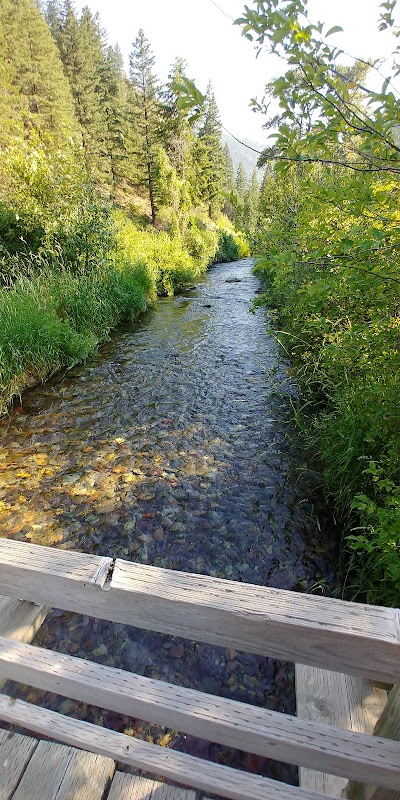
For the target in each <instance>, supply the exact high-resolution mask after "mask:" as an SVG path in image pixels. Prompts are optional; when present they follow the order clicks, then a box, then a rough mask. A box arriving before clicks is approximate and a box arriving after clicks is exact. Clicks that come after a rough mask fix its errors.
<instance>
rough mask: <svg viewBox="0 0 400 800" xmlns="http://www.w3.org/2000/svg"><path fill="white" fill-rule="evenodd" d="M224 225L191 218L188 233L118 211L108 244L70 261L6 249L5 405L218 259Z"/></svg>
mask: <svg viewBox="0 0 400 800" xmlns="http://www.w3.org/2000/svg"><path fill="white" fill-rule="evenodd" d="M220 239H221V232H220V231H217V230H216V229H211V228H208V227H207V226H206V225H205V224H204V223H203V222H202V221H201V220H198V219H196V218H193V220H192V222H191V224H190V225H189V227H188V229H187V232H186V234H185V237H184V238H183V239H182V238H179V237H178V236H170V235H169V234H168V233H167V232H166V231H153V230H150V231H143V230H139V229H138V228H136V227H135V226H134V225H133V223H132V222H131V221H129V219H128V218H127V217H125V216H124V215H123V214H121V213H119V212H117V213H115V214H114V215H113V236H112V237H111V236H110V237H109V242H110V244H109V246H108V249H107V248H104V247H102V248H101V249H99V251H98V257H97V260H96V257H95V253H94V252H91V254H90V256H91V257H90V261H89V262H88V266H87V267H86V268H85V266H84V264H79V263H78V264H77V262H76V259H74V261H73V262H72V263H71V262H69V261H68V255H66V254H68V248H67V249H65V248H64V250H63V249H62V248H59V249H58V250H54V249H53V250H50V251H48V252H47V254H46V251H43V252H42V253H39V254H27V253H24V254H23V255H21V254H14V255H12V256H3V258H2V265H1V267H2V269H1V274H2V275H3V280H4V282H5V285H4V287H3V289H1V290H0V412H1V411H4V410H5V409H6V407H7V405H8V404H9V403H10V402H11V400H12V398H13V397H14V396H15V395H18V394H19V393H20V392H21V391H22V390H23V389H24V388H25V387H26V386H27V385H31V384H32V383H35V382H37V381H38V380H41V379H43V378H45V377H46V376H47V375H48V374H49V373H50V372H53V371H55V370H57V369H60V368H61V367H64V366H68V365H72V364H74V363H77V362H79V361H81V360H82V359H84V358H86V357H87V356H88V355H89V353H91V352H93V350H94V349H95V348H96V347H97V345H98V344H99V342H101V341H103V340H104V339H106V338H107V336H108V334H109V332H110V330H111V329H112V328H113V327H115V326H116V325H118V324H119V323H120V322H123V321H127V320H133V319H135V317H137V316H138V314H140V313H141V312H142V311H144V310H145V309H146V307H147V305H148V304H149V303H151V302H153V301H154V299H155V298H156V297H157V295H173V294H174V292H175V291H177V290H178V289H179V288H180V287H182V286H184V285H185V284H187V283H188V282H193V281H194V280H196V279H198V278H199V277H200V276H201V275H202V274H203V273H204V272H205V271H206V269H207V266H208V265H209V264H210V263H211V262H213V261H214V259H215V254H216V252H217V250H218V244H219V241H220Z"/></svg>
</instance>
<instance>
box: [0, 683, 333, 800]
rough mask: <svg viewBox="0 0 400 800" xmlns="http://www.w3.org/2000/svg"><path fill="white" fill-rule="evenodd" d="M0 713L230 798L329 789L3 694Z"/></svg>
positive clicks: (311, 795) (306, 797)
mask: <svg viewBox="0 0 400 800" xmlns="http://www.w3.org/2000/svg"><path fill="white" fill-rule="evenodd" d="M0 719H3V720H4V721H5V722H8V723H9V724H11V725H20V726H22V727H24V728H28V729H29V730H33V731H36V733H40V734H44V735H45V736H48V737H50V738H52V739H56V740H58V741H61V742H64V743H66V744H69V745H71V746H73V747H79V748H82V749H83V750H89V751H91V752H94V753H99V755H103V756H106V757H108V758H112V759H114V761H119V762H121V763H122V764H127V765H129V766H130V767H135V768H138V769H142V770H144V771H146V772H150V773H152V774H154V775H160V776H163V777H165V778H168V779H170V780H172V781H176V782H177V783H181V784H183V785H185V786H193V787H196V788H197V789H201V790H202V791H205V792H210V793H211V794H216V795H220V796H221V797H227V798H229V800H249V798H251V800H266V798H268V800H328V797H327V795H322V794H319V793H317V792H308V791H305V790H303V789H299V788H297V787H296V786H289V785H288V784H285V783H280V782H279V781H275V780H272V779H271V778H262V777H260V776H258V775H253V774H250V773H248V772H242V771H240V770H236V769H232V768H231V767H224V766H221V765H220V764H214V763H212V762H211V761H204V760H203V759H200V758H195V757H194V756H190V755H187V754H186V753H179V752H178V751H176V750H169V749H168V748H166V747H159V746H158V745H155V744H150V743H149V742H144V741H142V740H139V739H134V738H133V737H131V736H126V735H125V734H124V733H116V732H115V731H111V730H109V729H108V728H100V727H98V726H97V725H92V724H91V723H89V722H82V721H81V720H75V719H72V718H71V717H66V716H64V715H62V714H57V713H56V712H55V711H48V710H45V709H43V708H39V707H38V706H32V705H29V703H25V702H24V701H22V700H14V699H12V698H10V697H7V696H5V695H0ZM330 800H332V798H331V799H330Z"/></svg>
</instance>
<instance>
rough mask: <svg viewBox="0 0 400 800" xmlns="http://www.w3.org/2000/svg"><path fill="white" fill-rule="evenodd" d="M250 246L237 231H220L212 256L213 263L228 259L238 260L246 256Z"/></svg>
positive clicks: (248, 253)
mask: <svg viewBox="0 0 400 800" xmlns="http://www.w3.org/2000/svg"><path fill="white" fill-rule="evenodd" d="M249 255H250V248H249V246H248V244H247V242H246V241H245V239H243V238H242V237H241V236H240V234H238V233H230V232H228V231H222V232H221V233H220V235H219V240H218V250H217V252H216V254H215V256H214V263H215V264H217V263H218V262H221V263H225V262H228V261H238V260H239V259H241V258H248V257H249Z"/></svg>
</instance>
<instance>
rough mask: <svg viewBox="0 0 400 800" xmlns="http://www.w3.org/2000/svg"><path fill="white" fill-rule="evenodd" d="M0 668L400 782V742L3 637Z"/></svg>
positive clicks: (259, 750) (57, 688) (158, 718)
mask: <svg viewBox="0 0 400 800" xmlns="http://www.w3.org/2000/svg"><path fill="white" fill-rule="evenodd" d="M0 673H1V674H3V675H7V676H8V677H12V678H13V679H14V680H16V681H19V682H20V683H27V684H29V685H31V686H35V687H36V688H38V689H43V690H45V691H51V692H55V693H57V694H60V695H63V696H66V697H71V698H74V699H75V700H80V701H82V702H85V703H89V704H90V705H95V706H100V707H101V708H107V709H109V710H110V711H115V712H117V713H121V714H125V715H128V716H132V717H138V718H139V719H143V720H146V721H148V722H154V723H158V724H161V725H165V726H167V727H170V728H174V729H178V730H181V731H184V732H185V733H190V734H192V735H193V736H198V737H199V738H203V739H207V740H210V741H214V742H218V743H220V744H224V745H228V746H229V747H235V748H237V749H239V750H245V751H247V752H250V753H255V754H257V755H261V756H267V757H269V758H274V759H276V760H278V761H284V762H287V763H290V764H298V765H302V766H307V767H310V768H311V769H318V770H323V771H325V772H328V773H333V774H337V775H342V776H344V778H346V779H348V778H350V777H351V778H354V779H355V780H364V781H368V782H370V783H372V782H373V781H376V782H381V784H382V785H384V786H389V787H396V786H397V785H398V784H399V783H400V744H398V743H396V742H389V741H387V740H385V739H382V738H379V739H378V738H373V737H371V736H363V735H360V734H357V733H353V732H349V731H344V730H341V729H340V728H334V727H331V726H329V725H323V724H319V723H318V722H309V721H307V720H302V719H298V718H297V717H292V716H289V715H286V714H279V713H277V712H276V711H275V712H274V711H268V710H267V709H262V708H257V707H255V706H251V705H248V704H246V703H238V702H236V701H235V700H229V699H225V698H221V697H215V696H213V695H208V694H203V693H202V692H198V691H195V690H194V689H185V688H181V687H179V686H174V685H172V684H169V683H164V682H163V681H156V680H152V679H150V678H145V677H142V676H141V675H134V674H132V673H130V672H125V671H123V670H120V669H114V668H112V667H107V666H102V665H100V664H95V663H92V662H91V661H86V660H84V659H80V658H73V657H72V656H66V655H62V654H60V653H54V652H52V651H49V650H45V649H42V648H38V647H32V646H30V645H24V644H19V643H17V642H11V641H10V640H7V639H3V638H1V637H0ZM346 782H347V781H345V783H346Z"/></svg>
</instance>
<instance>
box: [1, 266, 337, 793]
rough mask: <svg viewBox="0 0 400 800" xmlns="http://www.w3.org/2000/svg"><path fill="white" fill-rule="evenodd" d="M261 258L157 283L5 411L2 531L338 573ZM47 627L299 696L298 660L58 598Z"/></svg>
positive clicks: (219, 688)
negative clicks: (183, 635) (298, 430)
mask: <svg viewBox="0 0 400 800" xmlns="http://www.w3.org/2000/svg"><path fill="white" fill-rule="evenodd" d="M251 267H252V263H251V261H250V260H246V261H241V262H237V263H234V264H224V265H217V266H216V267H214V268H213V269H211V270H210V272H209V273H208V275H207V276H206V278H205V280H204V282H203V283H201V284H200V285H199V286H197V287H196V288H191V289H188V290H187V291H186V292H185V293H184V294H183V295H182V296H180V297H177V298H174V299H167V300H161V301H159V302H158V303H157V306H156V307H155V308H154V309H152V310H150V311H148V312H147V313H146V314H145V315H143V317H142V318H141V319H140V321H138V322H137V323H135V324H133V325H130V326H125V327H124V328H122V329H119V330H118V331H117V332H116V333H115V334H114V335H113V336H112V338H111V339H110V341H109V342H107V343H106V344H105V345H104V346H102V347H101V349H100V352H99V353H98V354H97V355H96V356H95V357H93V358H92V359H91V360H90V361H88V362H86V364H84V365H80V366H78V367H76V368H74V369H73V370H70V371H69V372H67V373H66V374H64V375H58V376H56V377H54V378H53V379H51V380H49V381H48V382H47V383H46V384H45V386H42V387H39V388H37V389H34V390H31V391H29V392H27V393H26V395H25V396H24V398H23V403H22V406H21V407H16V408H14V410H13V411H12V412H11V413H10V415H9V416H8V417H7V418H5V419H4V420H3V421H2V422H1V423H0V438H1V444H2V449H1V452H0V535H1V536H3V537H10V538H12V539H18V540H20V541H30V542H34V543H37V544H44V545H51V546H56V547H63V548H72V549H76V550H82V551H86V552H90V553H99V554H102V555H107V556H112V557H113V558H115V557H122V558H126V559H130V560H135V561H139V562H143V563H147V564H153V565H155V566H160V567H167V568H169V569H174V570H185V571H191V572H195V573H204V574H208V575H214V576H218V577H221V578H229V579H231V580H237V581H246V582H250V583H256V584H264V585H267V586H274V587H280V588H285V589H293V590H297V591H304V590H310V589H311V588H312V587H314V586H315V585H318V584H323V583H324V581H327V582H328V583H329V582H330V580H331V579H332V572H333V564H334V560H335V543H334V541H333V539H334V537H333V535H332V529H331V527H330V523H329V517H328V515H327V514H326V513H325V512H324V511H321V509H319V510H316V506H315V505H314V504H313V503H314V501H312V500H311V499H310V498H309V496H308V495H309V481H308V480H307V475H311V476H312V477H315V476H313V475H312V473H308V472H306V471H305V465H304V464H302V456H301V453H300V454H299V452H298V451H297V450H296V449H295V446H294V445H293V444H292V443H291V438H292V437H291V427H290V417H291V414H290V403H289V398H290V395H291V394H292V393H293V389H292V387H291V384H290V381H289V380H288V378H287V376H286V372H285V365H284V364H283V363H282V361H281V360H280V359H279V354H278V346H277V344H276V342H275V340H274V339H273V337H270V336H268V335H267V333H266V323H265V314H264V312H263V310H262V309H258V310H257V311H256V312H255V313H249V308H250V305H251V301H252V299H253V298H254V296H255V295H256V292H257V290H258V288H259V284H258V280H257V279H256V278H255V277H254V276H253V275H252V271H251ZM35 643H36V644H38V645H42V646H47V647H51V648H53V649H56V650H59V651H61V652H65V653H70V654H72V655H74V656H78V657H79V656H80V657H87V658H91V659H92V660H95V661H98V662H99V663H104V664H109V665H113V666H119V667H121V668H123V669H127V670H131V671H133V672H137V673H140V674H143V675H147V676H150V677H153V678H160V679H162V680H167V681H170V682H172V683H178V684H180V685H184V686H190V687H192V688H196V689H200V690H202V691H206V692H211V693H214V694H220V695H222V696H225V697H229V698H235V699H237V700H241V701H245V702H248V703H252V704H255V705H260V706H265V707H268V708H271V709H276V710H279V711H285V712H287V713H293V712H294V688H293V667H292V665H287V664H284V663H282V662H277V661H274V660H272V659H266V658H261V657H257V656H254V655H246V654H244V653H238V652H236V651H233V650H226V649H223V648H217V647H212V646H207V645H203V644H196V643H194V642H188V641H184V640H181V639H177V638H175V637H170V636H163V635H159V634H155V633H152V632H148V631H142V630H139V629H135V628H126V627H123V626H122V625H112V624H111V623H105V622H100V621H98V620H93V619H91V618H89V617H81V616H78V615H75V614H71V613H65V612H61V611H57V610H55V611H53V612H52V614H51V615H50V616H49V617H48V619H47V621H46V623H45V624H44V625H43V627H42V628H41V630H40V632H39V634H38V636H37V637H36V639H35ZM11 690H12V691H13V692H14V694H17V693H18V694H19V695H21V693H22V695H23V696H24V697H25V698H26V699H28V700H29V701H31V702H35V703H45V704H46V705H47V707H50V708H57V709H60V710H61V711H62V712H63V713H66V714H72V715H74V716H77V717H79V718H84V719H88V720H89V721H95V722H97V723H100V724H104V725H106V726H109V727H113V728H115V729H117V730H121V731H125V732H127V733H130V734H131V735H134V736H139V737H143V738H147V739H148V740H149V741H155V742H157V743H161V744H163V745H166V746H172V747H176V748H177V749H180V750H183V751H185V752H190V753H192V754H195V755H201V756H203V757H205V758H211V759H213V760H218V761H220V762H221V763H225V764H230V765H232V766H238V767H241V768H245V769H247V770H250V771H255V772H260V773H261V774H265V775H270V776H272V777H277V778H279V779H285V780H288V781H295V780H296V771H295V770H294V769H293V768H291V767H285V766H282V765H277V764H276V763H274V762H272V761H267V760H262V759H260V758H258V757H254V756H249V755H246V754H243V753H238V752H236V751H233V750H229V749H227V748H221V747H220V746H217V745H214V744H212V743H208V742H200V741H198V740H196V739H194V738H193V737H190V736H184V735H182V734H178V733H175V732H171V731H168V730H167V729H165V728H161V727H157V726H155V725H148V724H145V723H142V722H140V721H139V720H132V719H129V718H127V717H121V716H120V715H116V714H113V713H110V712H103V711H101V710H99V709H94V708H91V707H88V706H85V705H83V704H79V703H76V702H75V701H71V700H68V699H63V698H61V699H60V698H58V697H55V696H53V695H50V694H46V695H43V694H42V693H40V692H38V691H36V690H29V689H24V690H20V689H17V687H16V686H14V687H11V688H10V686H9V687H8V691H11Z"/></svg>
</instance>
